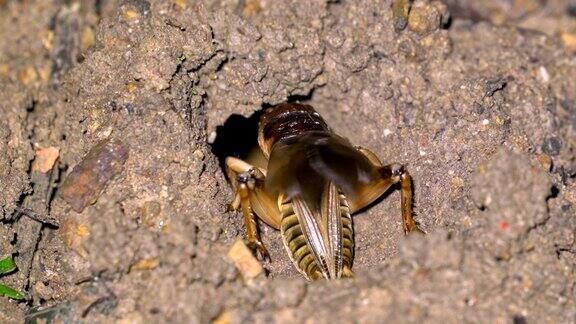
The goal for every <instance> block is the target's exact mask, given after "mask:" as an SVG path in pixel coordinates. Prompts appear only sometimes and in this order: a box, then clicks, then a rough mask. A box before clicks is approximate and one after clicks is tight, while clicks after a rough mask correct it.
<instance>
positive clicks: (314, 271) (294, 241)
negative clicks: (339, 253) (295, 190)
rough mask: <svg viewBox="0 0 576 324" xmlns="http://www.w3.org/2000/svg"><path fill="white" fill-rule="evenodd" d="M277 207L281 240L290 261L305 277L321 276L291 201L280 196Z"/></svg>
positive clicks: (316, 277)
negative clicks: (279, 217)
mask: <svg viewBox="0 0 576 324" xmlns="http://www.w3.org/2000/svg"><path fill="white" fill-rule="evenodd" d="M279 207H280V213H281V214H282V221H281V223H280V231H281V233H282V240H283V241H284V246H285V247H286V250H287V251H288V255H289V256H290V259H291V260H292V263H293V264H294V265H295V266H296V268H297V269H298V271H300V273H302V275H304V276H305V277H306V278H308V279H311V280H315V279H319V278H322V272H321V271H320V269H319V268H318V265H317V264H316V261H315V260H314V256H313V255H312V252H311V251H310V248H309V247H308V244H307V243H306V238H305V237H304V234H303V233H302V227H301V226H300V223H299V222H298V217H297V216H296V214H295V213H294V209H293V208H292V201H291V200H290V199H285V197H282V198H281V203H280V206H279Z"/></svg>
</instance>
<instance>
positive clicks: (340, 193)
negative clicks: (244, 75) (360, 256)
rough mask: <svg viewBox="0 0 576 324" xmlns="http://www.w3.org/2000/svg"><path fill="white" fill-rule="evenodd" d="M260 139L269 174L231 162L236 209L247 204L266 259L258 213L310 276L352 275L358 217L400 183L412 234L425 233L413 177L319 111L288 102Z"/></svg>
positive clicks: (253, 236) (268, 117)
mask: <svg viewBox="0 0 576 324" xmlns="http://www.w3.org/2000/svg"><path fill="white" fill-rule="evenodd" d="M258 142H259V145H260V148H261V150H262V152H263V154H264V155H265V157H266V158H267V159H268V164H267V166H266V169H262V168H257V167H254V166H252V165H250V164H248V163H246V162H243V161H241V160H238V159H236V158H230V157H229V158H228V159H227V161H226V163H227V166H228V174H229V176H230V178H231V179H233V177H234V176H236V181H237V182H236V183H234V182H233V186H234V187H235V189H236V190H237V195H236V198H235V201H234V202H233V203H232V207H234V208H238V207H239V206H241V207H242V211H243V214H244V217H245V220H246V226H247V229H248V239H249V244H251V245H252V247H253V248H256V249H258V250H259V251H260V252H261V253H262V254H266V250H265V248H264V247H263V246H262V244H261V242H260V240H259V237H258V233H257V230H256V226H255V223H254V213H255V214H256V215H257V216H259V217H260V218H262V219H263V220H264V221H265V222H266V223H268V224H269V225H271V226H272V227H275V228H278V229H280V231H281V233H282V238H283V241H284V246H285V248H286V250H287V252H288V254H289V256H290V259H291V260H292V262H293V263H294V265H295V266H296V268H297V269H298V270H299V272H300V273H302V274H303V275H304V276H305V277H306V278H308V279H313V280H314V279H318V278H322V277H323V278H326V279H335V278H340V277H341V276H352V270H351V267H352V259H353V250H354V239H353V237H354V234H353V228H352V218H351V216H350V214H351V213H353V212H354V211H356V210H358V209H360V208H362V207H364V206H366V205H367V204H369V203H370V202H372V201H373V200H375V199H376V198H377V197H378V196H380V195H381V194H382V193H383V192H384V191H386V190H387V189H388V188H389V187H390V186H391V185H393V184H395V183H400V182H401V183H402V189H403V191H402V192H403V195H402V211H403V218H404V220H405V222H404V224H405V230H406V231H413V230H417V231H419V229H418V227H417V226H416V225H415V223H414V222H413V220H412V218H411V213H412V210H411V204H412V201H411V187H410V178H409V175H408V174H407V172H405V170H404V169H403V168H402V167H401V166H398V165H389V166H382V165H381V163H380V161H379V160H378V158H377V157H376V156H375V155H374V154H373V153H372V152H370V151H368V150H365V149H362V148H357V147H354V146H353V145H352V144H350V143H349V142H348V140H346V139H344V138H342V137H340V136H338V135H336V134H334V133H333V132H332V131H331V130H330V129H329V128H328V126H327V124H326V122H325V121H324V120H323V119H322V117H321V116H320V115H319V114H318V113H317V112H316V111H315V110H314V109H313V108H312V107H311V106H308V105H302V104H291V103H287V104H281V105H278V106H276V107H274V108H272V109H270V110H268V111H266V112H265V113H264V115H263V116H262V118H261V120H260V124H259V136H258ZM408 190H409V192H408ZM405 191H406V192H407V193H408V194H404V193H405ZM407 198H408V199H407Z"/></svg>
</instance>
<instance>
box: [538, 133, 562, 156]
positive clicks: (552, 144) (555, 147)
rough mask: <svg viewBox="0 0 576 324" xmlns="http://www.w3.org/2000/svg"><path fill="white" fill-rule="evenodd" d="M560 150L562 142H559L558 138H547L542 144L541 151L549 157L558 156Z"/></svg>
mask: <svg viewBox="0 0 576 324" xmlns="http://www.w3.org/2000/svg"><path fill="white" fill-rule="evenodd" d="M561 149H562V140H560V139H559V138H558V137H548V138H546V139H545V140H544V144H542V151H544V153H546V154H548V155H551V156H556V155H558V154H560V150H561Z"/></svg>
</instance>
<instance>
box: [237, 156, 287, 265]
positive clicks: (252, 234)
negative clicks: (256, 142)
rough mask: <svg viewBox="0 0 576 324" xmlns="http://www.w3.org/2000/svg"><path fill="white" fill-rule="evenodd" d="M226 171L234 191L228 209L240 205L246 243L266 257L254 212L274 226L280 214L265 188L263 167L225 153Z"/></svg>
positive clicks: (276, 225) (278, 221)
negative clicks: (260, 167) (226, 156)
mask: <svg viewBox="0 0 576 324" xmlns="http://www.w3.org/2000/svg"><path fill="white" fill-rule="evenodd" d="M226 172H227V174H228V177H229V179H230V182H231V183H232V187H233V188H234V189H235V191H236V192H235V196H234V200H233V201H232V203H231V204H230V206H229V209H231V210H238V208H240V209H241V211H242V215H243V216H244V225H245V226H246V233H247V239H248V247H250V248H251V249H252V250H253V251H255V252H256V253H258V254H260V257H261V258H263V259H264V258H269V254H268V251H267V250H266V248H265V247H264V244H263V243H262V240H261V239H260V233H259V232H258V226H257V224H256V217H255V216H258V217H259V218H261V219H262V220H263V221H264V222H266V223H267V224H268V225H270V226H272V227H274V228H279V227H280V217H281V216H280V212H279V211H278V207H277V206H276V204H275V203H274V200H273V199H272V197H271V196H270V195H269V194H268V193H267V192H266V191H265V190H264V180H265V170H261V169H259V168H256V167H254V166H252V165H250V164H249V163H246V162H244V161H242V160H240V159H237V158H234V157H228V158H226Z"/></svg>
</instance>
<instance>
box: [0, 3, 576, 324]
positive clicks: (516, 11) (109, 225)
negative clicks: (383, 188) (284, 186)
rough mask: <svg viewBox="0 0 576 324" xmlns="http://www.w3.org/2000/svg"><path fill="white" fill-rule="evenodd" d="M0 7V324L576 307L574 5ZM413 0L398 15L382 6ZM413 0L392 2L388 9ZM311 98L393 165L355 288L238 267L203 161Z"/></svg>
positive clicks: (269, 233) (360, 237)
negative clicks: (8, 261) (13, 294)
mask: <svg viewBox="0 0 576 324" xmlns="http://www.w3.org/2000/svg"><path fill="white" fill-rule="evenodd" d="M402 4H403V3H402V2H397V5H396V6H395V7H394V8H395V9H396V10H395V11H394V12H393V10H392V8H393V6H392V2H391V1H376V0H374V1H353V0H349V1H346V0H342V1H326V0H315V1H271V0H268V1H267V0H229V1H227V0H222V1H209V0H206V1H192V0H172V1H169V0H164V1H160V0H126V1H120V0H118V1H114V0H80V1H74V0H72V1H64V0H49V1H47V0H36V1H34V0H20V1H18V0H0V40H1V41H0V113H1V117H2V118H0V257H4V256H7V255H13V256H14V257H15V259H16V262H17V264H18V268H19V270H18V271H17V272H15V273H14V274H11V275H8V276H4V277H2V278H0V282H2V283H4V284H8V285H10V286H12V287H14V288H17V289H19V290H20V291H23V292H25V293H26V295H27V298H28V299H27V301H26V302H20V303H18V302H15V301H12V300H8V299H6V298H0V322H2V323H12V322H15V323H18V322H22V321H23V320H24V319H25V318H26V320H27V321H28V322H30V323H41V322H42V321H43V320H61V321H64V322H70V321H74V322H75V321H81V322H102V323H104V322H110V321H117V322H121V323H145V322H151V321H155V322H162V323H163V322H173V323H182V322H184V323H207V322H211V321H217V323H240V322H247V321H255V322H262V323H263V322H296V321H305V320H306V321H310V322H320V323H322V322H325V323H336V322H362V323H365V322H368V323H370V322H383V321H388V322H422V321H427V322H435V323H440V322H449V323H455V322H498V323H533V322H547V323H552V322H554V323H573V322H574V321H576V301H575V300H576V279H575V277H576V179H575V176H576V54H575V53H576V23H575V20H576V18H575V16H576V4H575V3H574V1H549V2H547V3H546V4H544V3H543V2H541V1H528V0H526V1H521V0H518V1H486V2H477V1H466V0H452V1H446V5H445V4H443V3H441V2H438V1H420V0H417V1H414V2H412V4H411V6H410V7H408V6H404V7H403V6H402ZM402 9H409V10H402ZM403 12H404V13H406V12H409V14H408V16H404V15H403V14H402V13H403ZM284 101H300V102H305V103H309V104H312V105H313V106H314V107H316V108H317V110H318V111H319V112H320V113H321V114H322V115H323V116H324V117H325V119H326V120H327V121H328V123H329V124H330V125H331V126H332V127H333V129H334V130H335V131H336V132H338V133H341V134H342V135H344V136H346V137H348V138H349V139H350V140H351V141H352V142H353V143H355V144H358V145H362V146H365V147H367V148H370V149H372V150H373V151H374V152H376V153H377V154H378V155H379V156H380V157H381V159H382V160H383V161H385V162H399V163H403V164H405V165H406V166H407V168H408V170H410V172H411V173H412V176H413V178H414V187H415V213H416V218H417V221H418V222H419V223H420V225H421V227H422V228H423V229H424V230H425V231H426V232H427V233H428V234H427V235H425V236H414V237H412V236H409V237H405V236H404V234H403V233H402V227H401V224H400V216H399V199H400V198H399V194H398V192H391V193H389V194H388V195H387V196H386V197H385V199H382V200H380V201H379V202H378V203H377V204H375V205H374V206H373V207H372V208H370V209H368V210H366V211H363V212H362V213H359V214H358V215H356V216H355V218H354V228H355V237H356V251H355V253H356V256H355V261H354V270H355V273H356V277H355V278H354V279H351V280H339V281H333V282H327V281H320V282H314V283H307V282H305V281H304V280H303V279H302V278H301V277H300V276H299V275H298V273H297V272H296V271H295V269H294V268H293V267H292V265H291V264H290V262H289V259H288V256H287V255H286V254H285V252H284V250H283V246H282V244H281V240H280V236H279V233H278V232H276V231H274V230H272V229H270V228H268V227H266V226H265V225H264V224H260V225H261V231H262V234H263V237H264V242H265V244H266V245H267V247H268V249H269V250H270V252H271V256H272V261H271V262H264V263H263V266H264V268H265V269H266V275H261V276H259V277H257V278H255V279H254V280H250V281H245V280H244V279H243V278H242V276H241V275H240V273H239V271H238V270H237V268H236V267H235V266H234V264H233V263H232V262H231V261H230V259H229V258H228V257H227V254H228V251H229V249H230V247H231V246H232V245H233V244H234V242H235V241H236V240H237V239H239V238H241V237H242V236H243V235H244V228H243V224H242V217H241V215H239V214H238V213H230V212H226V206H227V203H229V202H230V200H231V198H232V192H231V190H230V188H229V186H228V184H227V183H226V180H225V177H224V173H223V171H222V168H221V165H222V160H223V158H224V157H225V156H227V155H235V156H243V155H244V154H246V153H247V151H248V150H249V148H250V146H251V145H253V144H254V136H255V128H254V127H255V122H256V120H257V118H258V116H259V113H260V112H261V110H262V109H263V108H266V107H269V106H271V105H274V104H278V103H281V102H284Z"/></svg>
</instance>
